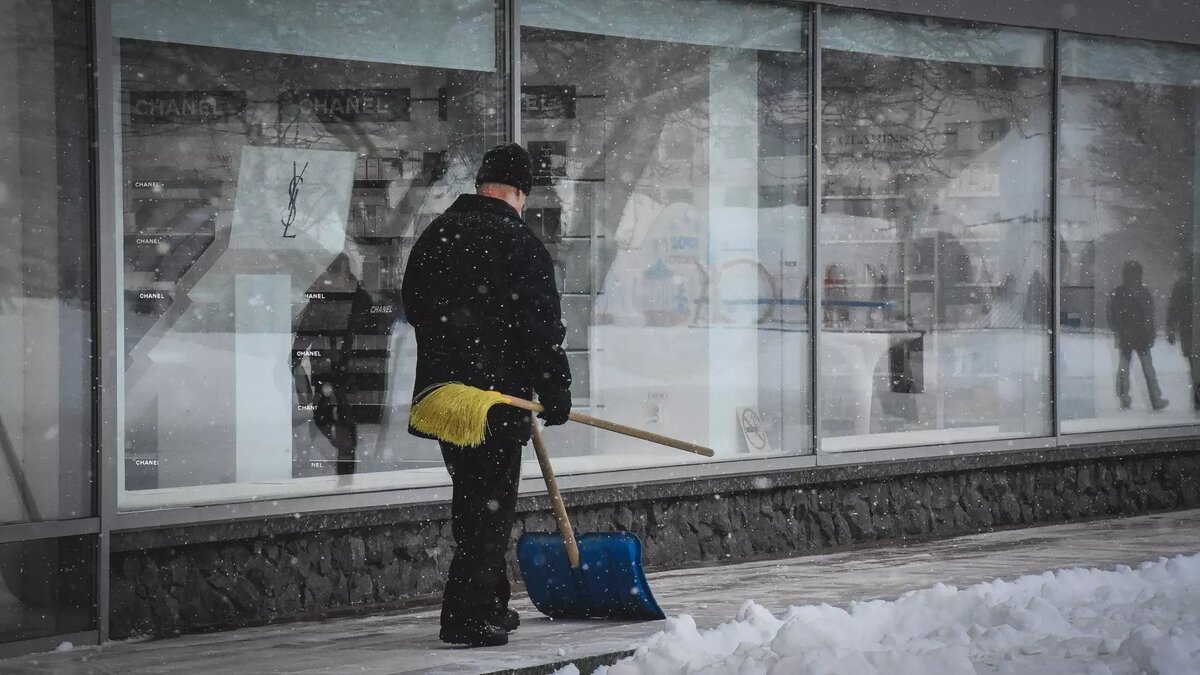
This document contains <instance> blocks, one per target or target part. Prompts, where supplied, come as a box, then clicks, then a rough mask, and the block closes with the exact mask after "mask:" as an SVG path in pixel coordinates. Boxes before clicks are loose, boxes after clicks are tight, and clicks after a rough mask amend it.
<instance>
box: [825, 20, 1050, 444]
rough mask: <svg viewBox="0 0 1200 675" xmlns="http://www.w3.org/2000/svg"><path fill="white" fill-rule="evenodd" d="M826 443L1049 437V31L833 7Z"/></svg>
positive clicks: (828, 58)
mask: <svg viewBox="0 0 1200 675" xmlns="http://www.w3.org/2000/svg"><path fill="white" fill-rule="evenodd" d="M823 19H824V21H825V23H824V24H823V25H825V26H827V27H828V31H829V35H830V37H829V39H828V40H827V39H825V36H824V35H822V45H823V48H822V53H821V58H822V66H821V67H822V73H823V82H822V84H821V95H822V97H823V98H822V104H823V110H822V117H821V120H822V121H821V123H822V157H823V171H824V176H823V184H822V185H823V190H822V195H821V221H820V226H819V230H818V244H819V255H820V261H821V262H820V269H819V273H820V278H821V281H822V293H823V301H822V312H821V326H822V332H821V336H820V340H819V342H818V346H819V348H820V351H821V356H820V359H819V360H820V363H821V367H820V371H819V374H818V376H819V378H820V387H819V388H820V392H821V395H820V409H819V415H820V423H819V424H820V431H821V437H822V441H821V447H822V449H823V450H830V451H838V450H852V449H861V448H868V447H887V446H898V445H921V444H927V443H945V442H954V441H968V440H982V439H992V438H1011V437H1017V436H1033V435H1039V434H1045V433H1047V431H1048V430H1049V421H1050V420H1049V391H1048V388H1049V367H1048V365H1049V359H1050V334H1049V331H1048V330H1047V328H1048V320H1049V317H1048V312H1049V306H1050V304H1049V303H1050V288H1049V286H1048V284H1047V279H1048V278H1049V242H1050V238H1049V222H1048V214H1049V212H1050V202H1049V183H1050V100H1051V99H1050V92H1051V70H1050V62H1049V51H1050V49H1049V45H1050V40H1049V35H1048V34H1047V33H1045V32H1041V31H1030V30H1020V29H1008V28H994V27H984V26H974V25H968V24H957V23H948V22H940V21H932V20H920V19H907V18H899V17H886V16H877V15H870V14H864V13H858V12H843V11H833V10H831V11H829V12H827V13H825V14H824V15H823Z"/></svg>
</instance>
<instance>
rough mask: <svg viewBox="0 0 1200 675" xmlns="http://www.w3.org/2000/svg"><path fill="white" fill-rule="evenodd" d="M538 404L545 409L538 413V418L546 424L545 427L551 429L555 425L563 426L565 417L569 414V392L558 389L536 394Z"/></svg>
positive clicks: (568, 390)
mask: <svg viewBox="0 0 1200 675" xmlns="http://www.w3.org/2000/svg"><path fill="white" fill-rule="evenodd" d="M538 403H541V404H542V407H543V408H545V410H543V411H542V412H540V413H538V418H539V419H541V420H542V421H543V422H545V423H546V426H548V427H552V426H555V425H557V424H565V423H566V421H567V415H569V414H571V390H570V389H559V390H552V391H544V392H538Z"/></svg>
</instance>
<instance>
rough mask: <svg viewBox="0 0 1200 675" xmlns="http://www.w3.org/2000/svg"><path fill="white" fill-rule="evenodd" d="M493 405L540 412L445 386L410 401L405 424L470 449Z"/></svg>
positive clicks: (665, 440)
mask: <svg viewBox="0 0 1200 675" xmlns="http://www.w3.org/2000/svg"><path fill="white" fill-rule="evenodd" d="M497 403H503V404H505V405H511V406H513V407H516V408H521V409H523V410H528V411H530V412H542V405H541V404H540V403H534V402H533V401H527V400H525V399H523V398H518V397H516V396H509V395H507V394H502V393H500V392H498V391H487V390H484V389H479V388H477V387H472V386H470V385H466V384H462V383H461V382H447V383H446V384H436V385H433V386H432V387H429V388H428V389H426V390H425V391H423V392H421V394H420V395H419V396H418V397H417V400H416V401H413V405H412V411H411V412H410V413H409V420H410V422H411V423H412V426H413V428H414V429H416V430H417V431H420V432H422V433H426V434H429V435H430V436H433V437H434V438H437V439H438V440H441V441H445V442H446V443H451V444H453V445H461V446H464V447H468V448H473V447H477V446H478V445H479V444H481V443H483V439H484V438H485V437H486V436H487V414H488V410H491V408H492V406H494V405H496V404H497ZM568 419H570V420H571V421H572V422H579V423H581V424H587V425H589V426H593V427H596V428H599V429H605V430H608V431H614V432H616V433H618V434H625V435H626V436H632V437H633V438H640V439H642V440H644V441H650V442H651V443H658V444H659V445H665V446H667V447H671V448H677V449H679V450H685V451H687V452H694V453H696V454H697V455H703V456H705V457H712V456H713V451H712V449H711V448H706V447H704V446H702V445H696V444H695V443H688V442H687V441H681V440H678V439H674V438H670V437H669V436H662V435H660V434H655V433H651V432H649V431H642V430H641V429H635V428H633V427H627V426H625V425H624V424H617V423H615V422H609V421H607V420H602V419H599V418H596V417H592V416H591V415H584V414H583V413H578V412H572V413H571V414H570V416H569V417H568Z"/></svg>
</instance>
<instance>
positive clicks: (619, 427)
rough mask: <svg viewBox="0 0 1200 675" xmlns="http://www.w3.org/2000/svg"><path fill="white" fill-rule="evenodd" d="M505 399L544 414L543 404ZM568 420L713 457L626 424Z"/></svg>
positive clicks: (575, 417)
mask: <svg viewBox="0 0 1200 675" xmlns="http://www.w3.org/2000/svg"><path fill="white" fill-rule="evenodd" d="M505 397H506V399H507V400H506V401H505V403H507V404H509V405H511V406H515V407H517V408H522V409H524V410H529V411H532V412H542V410H543V408H542V404H541V403H535V402H533V401H527V400H525V399H523V398H517V397H516V396H509V395H508V394H505ZM568 419H570V420H571V421H572V422H579V423H580V424H587V425H589V426H593V427H596V428H597V429H604V430H606V431H615V432H616V433H618V434H625V435H626V436H632V437H633V438H640V439H642V440H643V441H650V442H651V443H658V444H659V445H665V446H667V447H669V448H676V449H678V450H684V451H686V452H694V453H696V454H697V455H703V456H705V457H712V456H713V451H712V448H706V447H704V446H703V445H696V444H695V443H688V442H687V441H681V440H679V439H677V438H671V437H670V436H663V435H661V434H656V433H653V432H650V431H642V430H641V429H636V428H634V427H627V426H625V425H624V424H617V423H616V422H609V421H608V420H602V419H600V418H598V417H592V416H591V415H584V414H583V413H577V412H573V413H571V414H570V416H569V418H568ZM535 426H536V425H535Z"/></svg>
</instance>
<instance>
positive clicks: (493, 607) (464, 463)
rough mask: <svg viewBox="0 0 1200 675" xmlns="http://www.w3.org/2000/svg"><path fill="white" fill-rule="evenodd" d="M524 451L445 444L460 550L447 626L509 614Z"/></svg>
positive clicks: (446, 607) (512, 446)
mask: <svg viewBox="0 0 1200 675" xmlns="http://www.w3.org/2000/svg"><path fill="white" fill-rule="evenodd" d="M522 445H523V444H522V443H521V442H520V441H517V440H510V439H503V438H489V439H488V440H486V441H484V443H483V445H481V446H479V447H477V448H464V447H460V446H457V445H450V444H448V443H442V444H441V446H442V458H443V459H445V461H446V469H447V470H449V472H450V479H451V481H452V482H453V484H454V499H453V502H452V504H451V528H452V530H453V532H454V542H455V544H456V545H457V549H456V550H455V552H454V559H453V560H452V561H451V562H450V574H449V577H448V578H447V579H446V591H445V593H444V594H443V595H442V625H443V626H446V625H460V624H463V623H472V622H476V621H483V620H487V619H491V618H493V617H497V616H499V615H501V614H502V613H504V612H505V611H507V610H508V599H509V594H510V591H509V586H508V574H507V572H506V566H505V557H506V556H507V554H508V544H509V541H510V540H511V536H512V527H513V521H514V520H515V518H516V506H517V483H518V481H519V480H520V478H521V446H522Z"/></svg>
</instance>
